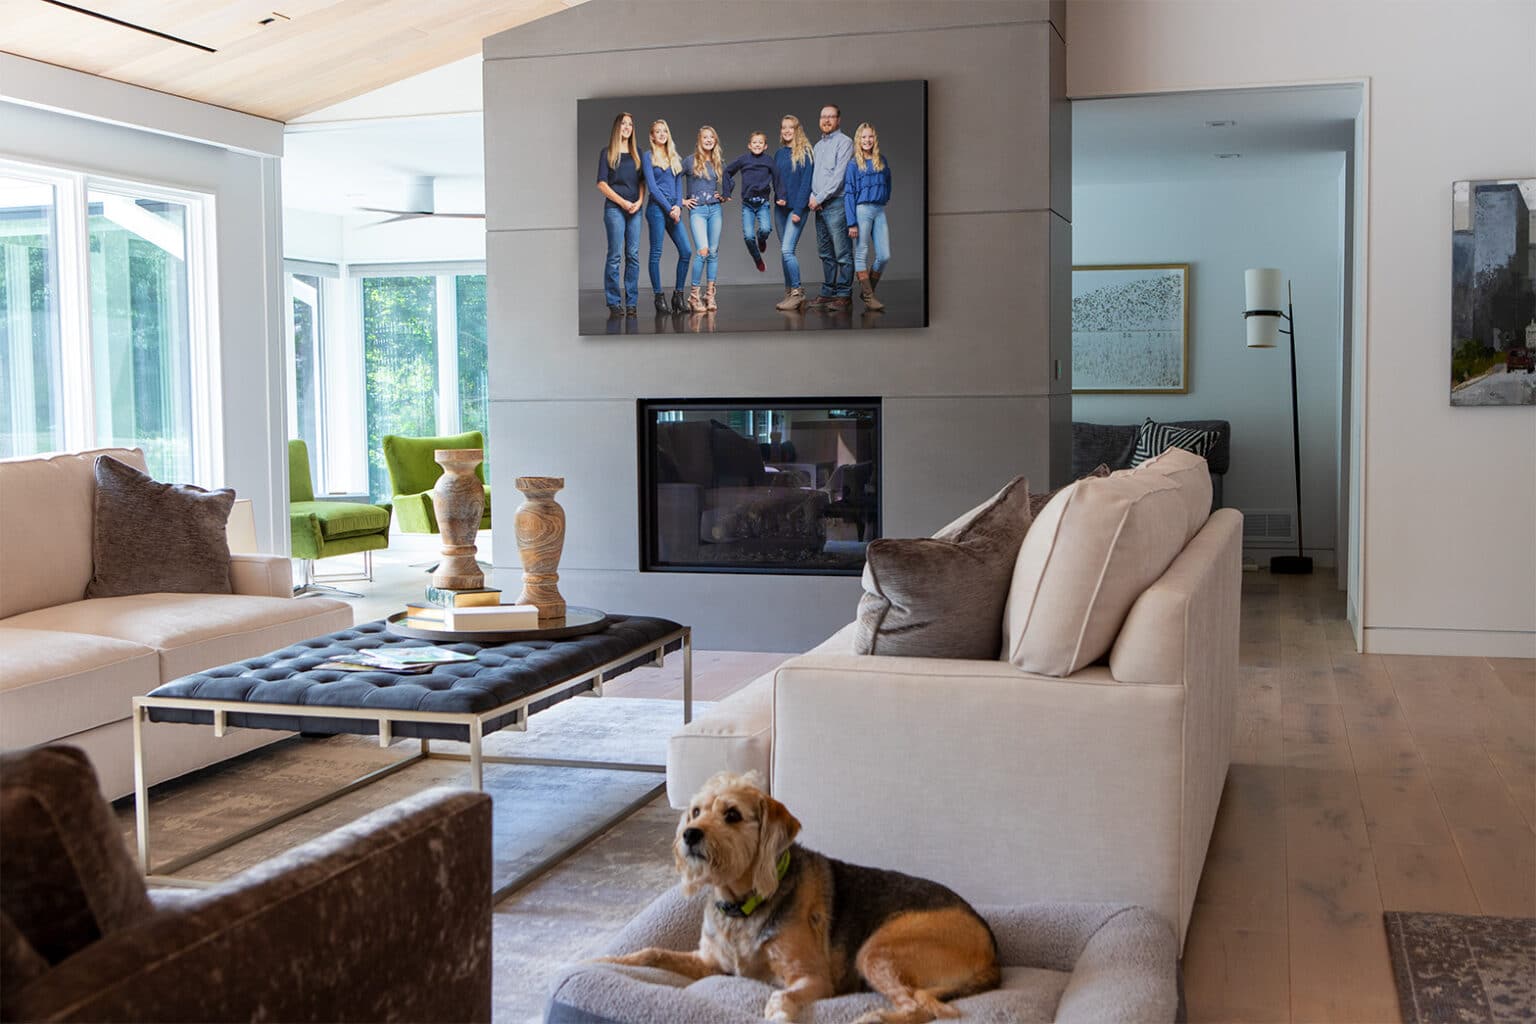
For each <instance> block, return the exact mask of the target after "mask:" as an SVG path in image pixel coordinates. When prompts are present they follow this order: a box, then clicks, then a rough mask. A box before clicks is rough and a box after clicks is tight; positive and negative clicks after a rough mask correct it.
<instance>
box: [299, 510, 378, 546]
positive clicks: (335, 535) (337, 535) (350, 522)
mask: <svg viewBox="0 0 1536 1024" xmlns="http://www.w3.org/2000/svg"><path fill="white" fill-rule="evenodd" d="M288 514H289V515H290V516H311V515H312V516H314V517H315V518H316V519H317V520H318V521H319V523H320V536H321V537H323V538H324V539H326V540H344V539H346V538H347V537H366V536H368V535H370V534H374V533H380V532H382V531H385V530H388V529H389V509H387V508H382V507H380V506H378V505H365V504H362V503H361V502H355V501H294V502H290V503H289V505H288Z"/></svg>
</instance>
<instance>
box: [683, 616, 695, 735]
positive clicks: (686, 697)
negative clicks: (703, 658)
mask: <svg viewBox="0 0 1536 1024" xmlns="http://www.w3.org/2000/svg"><path fill="white" fill-rule="evenodd" d="M691 721H693V630H692V629H688V628H684V629H683V724H684V725H687V724H688V723H689V722H691Z"/></svg>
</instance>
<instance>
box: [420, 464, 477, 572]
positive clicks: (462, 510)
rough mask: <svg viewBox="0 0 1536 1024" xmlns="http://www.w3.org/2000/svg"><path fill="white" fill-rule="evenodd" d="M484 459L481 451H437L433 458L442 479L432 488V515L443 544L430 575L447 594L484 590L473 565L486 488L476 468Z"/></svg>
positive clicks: (475, 563) (475, 566) (439, 478)
mask: <svg viewBox="0 0 1536 1024" xmlns="http://www.w3.org/2000/svg"><path fill="white" fill-rule="evenodd" d="M484 457H485V450H484V449H482V448H439V449H437V450H436V451H434V452H433V453H432V458H433V459H435V460H436V461H437V464H438V465H439V466H442V467H443V475H442V476H440V477H438V478H437V484H436V485H435V486H434V487H433V488H432V511H433V512H435V513H436V515H437V532H438V534H439V536H441V538H442V541H443V560H442V561H441V562H439V563H438V565H437V568H436V569H435V570H433V572H432V585H433V586H434V587H441V588H443V589H446V590H475V589H477V588H479V587H483V586H485V573H483V572H481V571H480V563H479V562H477V561H475V536H476V535H477V534H478V533H479V532H480V519H481V517H482V516H483V515H485V485H484V484H482V483H481V482H480V478H479V477H477V476H476V475H475V467H476V466H478V465H480V460H481V459H483V458H484Z"/></svg>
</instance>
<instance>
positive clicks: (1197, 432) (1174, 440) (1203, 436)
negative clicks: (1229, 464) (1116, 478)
mask: <svg viewBox="0 0 1536 1024" xmlns="http://www.w3.org/2000/svg"><path fill="white" fill-rule="evenodd" d="M1220 437H1221V435H1220V434H1219V433H1218V432H1216V431H1214V430H1201V429H1200V428H1199V427H1175V426H1172V425H1170V424H1167V423H1157V422H1154V421H1153V420H1152V418H1151V417H1150V416H1149V417H1147V422H1145V423H1143V424H1142V425H1141V429H1140V430H1138V431H1137V432H1136V448H1135V450H1134V451H1133V452H1132V453H1131V465H1132V466H1139V465H1141V464H1142V463H1143V462H1146V461H1147V460H1148V459H1150V458H1152V457H1153V456H1154V455H1161V454H1162V453H1163V452H1165V451H1167V450H1168V449H1169V448H1183V449H1184V450H1185V451H1187V452H1194V453H1195V454H1196V455H1199V456H1200V457H1201V458H1204V457H1206V456H1208V455H1210V453H1211V449H1212V448H1214V447H1216V442H1217V440H1219V439H1220Z"/></svg>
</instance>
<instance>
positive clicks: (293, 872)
mask: <svg viewBox="0 0 1536 1024" xmlns="http://www.w3.org/2000/svg"><path fill="white" fill-rule="evenodd" d="M0 833H3V835H4V837H5V839H4V843H3V844H0V910H3V911H4V913H3V915H0V1019H3V1020H6V1021H13V1020H25V1021H32V1020H69V1021H109V1020H119V1021H124V1020H137V1021H236V1020H281V1021H381V1020H408V1021H483V1020H490V1014H491V904H490V891H491V878H490V874H491V813H490V799H489V798H488V797H487V796H485V795H484V794H482V793H474V792H469V791H465V790H446V789H436V790H428V791H426V792H423V793H420V794H417V795H416V796H413V797H411V798H409V799H406V800H402V801H400V802H398V803H396V804H394V805H392V806H390V807H387V808H384V809H382V810H379V811H375V812H374V813H372V814H369V815H367V816H366V817H363V818H361V819H359V820H358V821H356V822H353V823H352V824H350V825H347V826H344V827H342V828H340V829H337V830H336V831H334V832H331V833H329V834H328V835H325V836H321V837H320V838H318V839H315V840H313V841H311V842H308V843H305V844H304V845H302V846H299V847H297V848H295V849H293V850H290V851H289V852H288V853H286V854H283V855H282V856H279V857H276V858H274V859H272V860H269V861H267V862H266V863H264V864H262V865H260V866H258V867H255V868H252V869H251V870H249V871H246V872H243V873H242V874H240V875H237V876H235V877H234V878H231V879H229V880H228V881H225V882H222V883H220V884H218V885H216V886H214V887H212V888H208V889H200V890H182V889H173V890H156V891H153V892H146V890H145V887H144V883H143V880H142V878H141V877H140V876H139V874H138V871H137V868H136V866H135V865H134V863H133V861H132V859H131V858H130V856H129V853H128V849H127V846H126V844H125V843H124V842H123V837H122V834H121V831H120V829H119V826H118V824H117V820H116V818H115V817H114V815H113V813H112V810H111V808H110V807H109V806H108V804H107V803H106V801H105V800H104V799H103V798H102V797H101V795H100V792H99V791H98V789H97V784H96V778H95V775H94V773H93V772H92V771H91V767H90V763H89V762H88V761H87V760H86V759H85V755H84V754H82V753H81V752H80V751H79V750H77V749H75V748H73V747H42V748H36V749H33V750H28V751H22V752H19V753H14V754H5V755H3V756H0Z"/></svg>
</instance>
